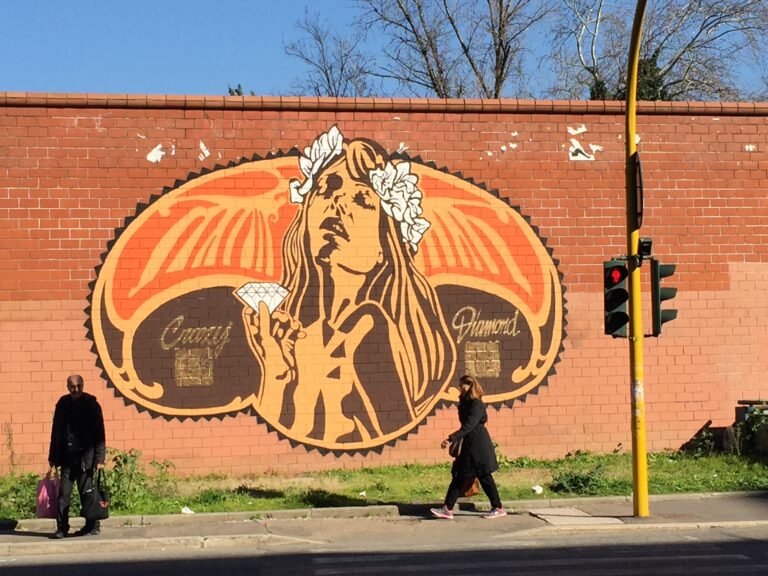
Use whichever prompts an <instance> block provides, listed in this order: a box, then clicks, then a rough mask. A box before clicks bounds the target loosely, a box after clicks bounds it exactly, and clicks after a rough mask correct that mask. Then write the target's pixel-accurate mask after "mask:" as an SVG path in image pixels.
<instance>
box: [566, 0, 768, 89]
mask: <svg viewBox="0 0 768 576" xmlns="http://www.w3.org/2000/svg"><path fill="white" fill-rule="evenodd" d="M633 10H634V6H633V5H631V4H627V3H618V4H614V3H610V4H609V3H607V2H605V0H561V5H560V16H559V22H560V24H559V25H558V26H557V27H556V29H555V30H554V39H555V41H554V42H553V52H552V60H553V62H554V69H555V72H556V74H557V78H558V81H557V84H556V86H555V87H554V89H553V90H552V91H551V95H557V96H562V95H566V96H568V97H575V98H582V97H584V96H585V95H586V94H587V93H588V94H589V96H590V97H591V98H619V99H621V98H623V97H624V96H623V95H624V89H625V86H624V85H625V83H626V63H627V55H628V50H629V48H628V44H629V30H630V27H631V19H632V15H633ZM766 39H768V6H767V5H766V1H765V0H655V1H654V0H651V1H650V2H649V3H648V7H647V9H646V17H645V24H644V29H643V39H642V44H641V55H640V74H639V82H640V89H639V91H640V94H639V96H641V97H642V98H643V99H657V100H658V99H665V100H733V99H740V98H745V97H750V95H751V94H750V92H749V89H748V88H747V86H746V85H745V84H744V67H750V66H752V67H754V71H755V73H757V72H758V69H759V67H760V65H761V60H762V58H761V53H762V52H763V51H764V49H763V45H764V43H765V40H766Z"/></svg>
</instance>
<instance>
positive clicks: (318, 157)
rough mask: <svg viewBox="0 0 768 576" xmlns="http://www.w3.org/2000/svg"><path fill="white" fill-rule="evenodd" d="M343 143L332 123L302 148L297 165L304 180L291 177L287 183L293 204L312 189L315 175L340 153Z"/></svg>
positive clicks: (298, 201) (302, 199)
mask: <svg viewBox="0 0 768 576" xmlns="http://www.w3.org/2000/svg"><path fill="white" fill-rule="evenodd" d="M343 145H344V137H343V136H342V135H341V132H339V129H338V127H337V126H336V125H334V126H331V129H330V130H328V132H324V133H323V134H321V135H320V136H319V137H318V138H317V140H315V141H314V142H313V143H312V146H307V147H306V148H304V155H303V156H300V157H299V167H300V168H301V172H302V174H304V176H305V177H306V180H304V182H300V181H299V180H297V179H293V180H291V181H290V182H289V183H288V185H289V187H290V189H291V202H293V203H294V204H301V203H303V202H304V196H306V195H307V192H309V191H310V190H311V189H312V185H313V184H314V179H315V176H316V175H317V174H318V173H319V172H320V171H321V170H322V169H323V168H325V167H326V166H328V164H330V163H331V161H332V160H333V159H334V158H335V157H336V156H338V155H339V154H341V151H342V148H343Z"/></svg>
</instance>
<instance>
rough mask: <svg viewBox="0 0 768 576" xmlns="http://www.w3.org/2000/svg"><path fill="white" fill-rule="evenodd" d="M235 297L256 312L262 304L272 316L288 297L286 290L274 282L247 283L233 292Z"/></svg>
mask: <svg viewBox="0 0 768 576" xmlns="http://www.w3.org/2000/svg"><path fill="white" fill-rule="evenodd" d="M235 296H237V297H238V298H240V300H242V301H243V302H244V303H245V304H247V305H248V306H250V307H251V308H253V309H254V310H257V311H258V309H259V303H260V302H264V303H265V304H266V305H267V308H269V313H270V314H272V312H274V311H275V309H276V308H277V307H278V306H280V304H281V303H282V301H283V300H285V297H286V296H288V290H286V289H285V288H283V287H282V286H280V284H277V283H276V282H248V284H243V285H242V286H240V288H238V289H237V290H236V291H235Z"/></svg>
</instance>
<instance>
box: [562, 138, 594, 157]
mask: <svg viewBox="0 0 768 576" xmlns="http://www.w3.org/2000/svg"><path fill="white" fill-rule="evenodd" d="M568 158H569V159H570V160H594V159H595V155H594V154H590V153H589V152H587V151H586V150H584V147H583V146H582V145H581V142H579V141H578V140H576V138H571V146H570V147H569V148H568Z"/></svg>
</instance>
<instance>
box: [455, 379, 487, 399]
mask: <svg viewBox="0 0 768 576" xmlns="http://www.w3.org/2000/svg"><path fill="white" fill-rule="evenodd" d="M459 382H461V383H462V384H467V385H468V386H469V390H467V396H469V397H470V398H472V399H473V400H482V398H483V394H485V392H484V391H483V387H482V386H480V382H478V381H477V380H476V379H475V377H474V376H470V375H469V374H464V376H462V377H461V378H460V379H459Z"/></svg>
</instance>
